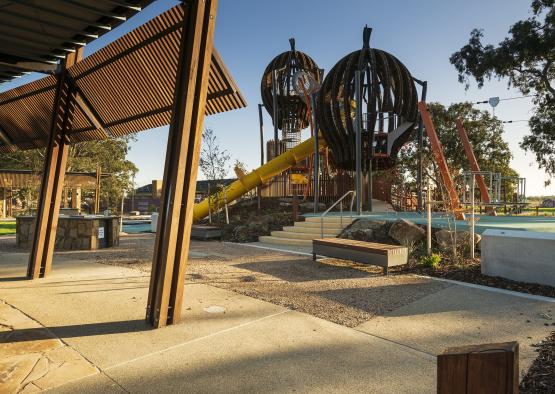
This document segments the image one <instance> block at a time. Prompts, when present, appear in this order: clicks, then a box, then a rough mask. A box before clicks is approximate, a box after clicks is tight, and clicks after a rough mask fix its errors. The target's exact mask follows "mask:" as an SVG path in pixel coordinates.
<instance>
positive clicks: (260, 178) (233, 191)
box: [193, 136, 326, 220]
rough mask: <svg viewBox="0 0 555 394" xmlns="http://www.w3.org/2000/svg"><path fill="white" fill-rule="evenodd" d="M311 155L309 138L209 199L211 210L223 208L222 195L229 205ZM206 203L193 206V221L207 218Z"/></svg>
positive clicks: (319, 140)
mask: <svg viewBox="0 0 555 394" xmlns="http://www.w3.org/2000/svg"><path fill="white" fill-rule="evenodd" d="M318 143H319V145H320V148H322V147H324V146H325V145H326V143H325V141H324V138H322V137H321V136H319V138H318ZM313 153H314V137H312V138H309V139H308V140H306V141H304V142H303V143H301V144H299V145H297V146H296V147H294V148H293V149H291V150H288V151H287V152H285V153H282V154H281V155H279V156H278V157H276V158H274V159H272V160H270V161H269V162H268V163H266V164H264V165H263V166H261V167H258V168H257V169H256V170H253V171H252V172H250V173H248V174H247V175H245V176H244V177H242V178H240V179H238V180H236V181H235V182H233V183H232V184H230V185H229V186H227V187H226V193H225V194H224V193H219V194H218V195H217V196H216V198H212V199H211V201H210V203H211V208H213V207H214V206H220V207H221V206H223V204H224V195H225V196H226V197H227V202H228V203H230V202H231V201H233V200H235V199H237V198H239V197H241V196H242V195H243V194H245V193H247V192H248V191H249V190H252V189H254V188H255V187H257V186H259V185H260V184H262V183H264V182H266V181H268V180H270V179H272V178H273V177H275V176H276V175H279V174H281V173H282V172H283V171H286V170H288V169H289V168H291V167H292V166H294V165H295V164H296V163H298V162H299V161H301V160H303V159H305V158H306V157H308V156H310V155H311V154H313ZM208 201H209V199H208V198H205V199H204V200H202V201H201V202H199V203H198V204H195V207H194V208H193V219H194V220H200V219H203V218H205V217H206V216H208Z"/></svg>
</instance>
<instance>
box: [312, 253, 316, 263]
mask: <svg viewBox="0 0 555 394" xmlns="http://www.w3.org/2000/svg"><path fill="white" fill-rule="evenodd" d="M312 261H316V253H312Z"/></svg>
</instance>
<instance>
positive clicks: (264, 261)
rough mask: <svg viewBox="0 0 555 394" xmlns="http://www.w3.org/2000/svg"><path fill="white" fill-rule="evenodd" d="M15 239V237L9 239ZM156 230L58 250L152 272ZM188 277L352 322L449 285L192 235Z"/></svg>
mask: <svg viewBox="0 0 555 394" xmlns="http://www.w3.org/2000/svg"><path fill="white" fill-rule="evenodd" d="M12 242H13V241H12ZM153 247H154V236H153V235H152V234H133V235H127V236H124V237H121V240H120V245H119V246H118V247H116V248H110V249H100V250H97V251H93V252H80V251H75V252H57V253H56V256H57V257H58V256H59V257H62V256H63V258H72V259H83V260H91V261H94V262H97V263H103V264H114V265H119V266H126V267H129V268H133V269H137V270H141V271H144V272H150V269H151V260H152V251H153ZM190 257H191V258H190V260H189V266H188V267H187V276H186V280H187V281H188V282H189V283H204V284H208V285H211V286H215V287H220V288H225V289H229V290H232V291H235V292H238V293H241V294H245V295H248V296H251V297H253V298H257V299H261V300H264V301H268V302H271V303H274V304H278V305H282V306H285V307H287V308H290V309H295V310H299V311H302V312H306V313H309V314H311V315H314V316H317V317H320V318H323V319H326V320H329V321H332V322H334V323H338V324H342V325H345V326H347V327H355V326H357V325H359V324H362V323H363V322H365V321H367V320H369V319H371V318H372V317H374V316H376V315H380V314H382V313H385V312H388V311H392V310H394V309H397V308H399V307H401V306H403V305H407V304H409V303H411V302H413V301H415V300H417V299H419V298H422V297H424V296H426V295H428V294H431V293H433V292H436V291H439V290H441V289H443V288H445V287H446V286H447V285H446V284H444V283H442V282H437V281H430V280H427V279H422V278H418V277H416V276H414V275H410V274H399V275H390V276H388V277H384V276H382V274H381V272H382V271H381V269H379V268H373V267H368V266H365V265H359V264H351V263H348V262H345V261H342V260H333V259H326V260H323V261H322V262H313V261H312V260H311V259H310V258H308V257H305V256H296V255H293V254H290V253H282V252H275V251H269V250H265V249H259V248H253V247H249V246H245V245H240V244H230V243H220V242H203V241H192V242H191V251H190Z"/></svg>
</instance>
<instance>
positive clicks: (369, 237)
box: [341, 228, 374, 242]
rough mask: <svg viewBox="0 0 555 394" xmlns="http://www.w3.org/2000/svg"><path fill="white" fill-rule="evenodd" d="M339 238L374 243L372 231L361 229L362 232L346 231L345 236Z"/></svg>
mask: <svg viewBox="0 0 555 394" xmlns="http://www.w3.org/2000/svg"><path fill="white" fill-rule="evenodd" d="M341 238H348V239H356V240H357V241H367V242H369V241H374V230H372V229H369V228H367V229H363V230H356V229H355V230H351V231H347V232H346V233H345V234H342V235H341Z"/></svg>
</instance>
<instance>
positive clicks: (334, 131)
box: [317, 27, 418, 171]
mask: <svg viewBox="0 0 555 394" xmlns="http://www.w3.org/2000/svg"><path fill="white" fill-rule="evenodd" d="M371 31H372V30H371V29H370V28H368V27H365V28H364V32H363V47H362V49H360V50H358V51H354V52H352V53H349V54H348V55H346V56H345V57H343V58H342V59H341V60H339V62H337V64H336V65H335V66H334V67H333V68H332V69H331V70H330V72H329V73H328V74H327V76H326V78H325V79H324V82H323V84H322V87H321V90H320V93H319V96H318V102H317V117H318V124H319V126H320V130H321V132H322V135H323V136H324V139H325V140H326V143H327V145H328V146H329V147H330V149H331V155H332V160H333V163H334V165H335V167H337V168H341V169H345V170H360V169H361V170H362V171H368V169H369V167H370V165H371V161H373V162H374V165H379V166H380V168H386V167H390V166H392V165H393V161H394V158H395V156H396V154H397V152H398V150H399V149H400V147H401V146H402V145H403V144H404V143H405V142H407V140H408V139H409V138H410V134H411V132H412V130H413V128H414V124H415V122H416V120H417V114H418V109H417V92H416V87H415V84H414V80H413V78H412V76H411V74H410V72H409V71H408V70H407V68H406V67H405V66H404V65H403V63H401V62H400V61H399V60H398V59H397V58H396V57H395V56H393V55H391V54H390V53H388V52H385V51H382V50H379V49H374V48H370V34H371ZM357 128H360V132H359V133H358V135H359V136H360V137H359V138H360V141H359V145H360V150H359V154H360V156H361V157H360V159H359V160H357ZM357 162H358V163H359V164H358V166H359V168H357Z"/></svg>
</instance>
